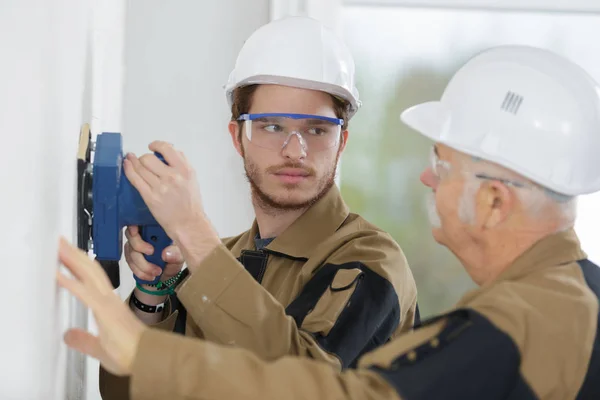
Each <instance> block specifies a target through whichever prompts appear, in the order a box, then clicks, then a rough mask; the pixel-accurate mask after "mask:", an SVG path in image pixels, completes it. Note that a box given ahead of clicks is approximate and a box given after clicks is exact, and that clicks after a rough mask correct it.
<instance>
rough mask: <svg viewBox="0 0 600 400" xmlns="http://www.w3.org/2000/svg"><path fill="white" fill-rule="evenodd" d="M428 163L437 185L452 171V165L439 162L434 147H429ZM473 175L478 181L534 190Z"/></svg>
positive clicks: (484, 175)
mask: <svg viewBox="0 0 600 400" xmlns="http://www.w3.org/2000/svg"><path fill="white" fill-rule="evenodd" d="M429 161H430V163H431V171H432V172H433V175H434V176H435V178H436V180H437V182H438V183H439V181H441V180H442V179H446V177H448V175H449V174H450V172H451V170H452V164H450V163H449V162H448V161H444V160H440V159H439V157H438V155H437V153H436V151H435V147H433V146H432V147H431V151H430V153H429ZM474 175H475V177H476V178H478V179H486V180H491V181H498V182H502V183H504V184H505V185H507V186H512V187H516V188H528V189H533V188H535V187H534V186H532V185H529V184H526V183H523V182H519V181H514V180H511V179H503V178H496V177H493V176H489V175H486V174H483V173H475V174H474Z"/></svg>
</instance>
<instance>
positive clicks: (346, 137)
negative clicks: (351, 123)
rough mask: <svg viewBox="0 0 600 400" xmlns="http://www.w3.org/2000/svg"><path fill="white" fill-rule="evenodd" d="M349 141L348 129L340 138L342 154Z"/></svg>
mask: <svg viewBox="0 0 600 400" xmlns="http://www.w3.org/2000/svg"><path fill="white" fill-rule="evenodd" d="M347 142H348V129H346V130H345V131H343V132H342V139H341V140H340V155H341V154H342V153H343V152H344V149H345V148H346V143H347Z"/></svg>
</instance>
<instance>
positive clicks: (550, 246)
mask: <svg viewBox="0 0 600 400" xmlns="http://www.w3.org/2000/svg"><path fill="white" fill-rule="evenodd" d="M585 258H587V254H586V253H585V252H584V251H583V250H582V249H581V243H580V242H579V238H578V237H577V234H576V233H575V230H574V229H572V228H571V229H568V230H566V231H562V232H558V233H554V234H551V235H548V236H546V237H544V238H542V239H540V240H539V241H538V242H537V243H535V244H534V245H533V246H531V247H530V248H529V249H528V250H527V251H525V252H524V253H523V254H521V255H520V256H519V257H518V258H517V259H516V260H515V261H514V262H513V263H512V265H511V266H510V267H508V268H507V269H505V270H504V271H503V272H502V273H501V274H500V275H499V276H498V278H497V279H496V281H500V280H514V279H518V278H519V277H521V276H523V275H527V274H530V273H532V272H535V271H537V270H540V269H543V268H549V267H553V266H556V265H563V264H568V263H572V262H575V261H578V260H582V259H585Z"/></svg>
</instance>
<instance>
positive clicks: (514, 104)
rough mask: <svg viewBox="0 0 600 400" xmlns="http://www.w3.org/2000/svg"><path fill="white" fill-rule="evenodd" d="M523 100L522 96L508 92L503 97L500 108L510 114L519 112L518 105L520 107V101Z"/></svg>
mask: <svg viewBox="0 0 600 400" xmlns="http://www.w3.org/2000/svg"><path fill="white" fill-rule="evenodd" d="M522 102H523V97H522V96H520V95H518V94H516V93H513V92H508V93H506V96H505V97H504V102H502V107H500V108H502V109H503V110H504V111H506V112H509V113H511V114H515V115H516V114H517V112H519V107H521V103H522Z"/></svg>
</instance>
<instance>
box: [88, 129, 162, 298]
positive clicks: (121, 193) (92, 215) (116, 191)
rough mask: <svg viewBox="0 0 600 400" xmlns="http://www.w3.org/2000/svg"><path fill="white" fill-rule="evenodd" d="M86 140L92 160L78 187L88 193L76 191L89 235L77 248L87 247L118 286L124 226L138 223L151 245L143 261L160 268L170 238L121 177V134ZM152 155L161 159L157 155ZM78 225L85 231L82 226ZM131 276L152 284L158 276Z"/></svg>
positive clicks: (108, 133) (141, 281) (128, 183)
mask: <svg viewBox="0 0 600 400" xmlns="http://www.w3.org/2000/svg"><path fill="white" fill-rule="evenodd" d="M80 140H81V139H80ZM89 143H90V144H91V148H92V151H93V152H94V159H93V162H91V163H90V161H89V160H87V166H86V168H85V172H84V173H83V175H84V176H82V178H81V185H80V186H81V190H82V191H88V193H80V196H79V198H80V199H81V202H82V203H83V204H81V207H80V208H81V213H82V218H78V220H80V225H83V224H84V223H87V225H88V227H87V229H88V234H89V235H90V236H91V237H90V238H88V242H87V246H86V245H85V243H84V242H85V238H82V240H80V241H79V243H80V247H82V246H81V245H84V247H87V248H84V249H85V250H91V251H93V253H94V254H95V255H96V260H97V261H99V262H100V264H101V265H102V266H103V267H104V268H105V269H107V273H108V275H109V277H110V278H111V281H112V282H113V286H114V287H118V286H119V282H120V281H119V277H118V274H119V272H118V262H119V260H120V259H121V256H122V253H123V228H124V227H126V226H132V225H136V226H139V228H140V234H141V236H142V238H143V239H144V241H146V242H148V243H150V244H151V245H152V246H153V247H154V253H153V254H152V255H145V258H146V260H147V261H148V262H150V263H152V264H155V265H157V266H159V267H160V268H161V269H164V267H165V265H166V263H165V262H164V261H163V259H162V252H163V250H164V249H165V248H166V247H168V246H170V245H171V244H172V243H173V241H172V240H171V239H170V238H169V236H168V235H167V234H166V232H165V231H164V229H163V228H162V227H161V226H160V225H159V224H158V222H157V221H156V219H155V218H154V216H153V215H152V213H151V212H150V210H149V209H148V206H147V205H146V203H145V202H144V200H143V199H142V197H141V195H140V193H139V192H138V191H137V190H136V189H135V188H134V187H133V185H132V184H131V182H130V181H129V180H128V179H127V177H126V176H125V173H124V170H123V139H122V136H121V134H120V133H113V132H104V133H101V134H99V135H98V136H97V138H96V143H95V146H94V144H93V143H92V142H91V141H90V142H89ZM88 153H89V152H88ZM155 154H156V155H157V157H158V158H159V159H161V160H162V161H163V162H165V160H164V158H163V157H162V156H161V155H160V154H158V153H155ZM90 165H91V166H92V167H90ZM90 183H91V184H90ZM90 191H91V194H90V193H89V192H90ZM86 217H87V218H86ZM86 220H87V221H86ZM90 222H91V227H90V226H89V225H90ZM81 228H82V230H83V231H85V230H86V227H84V226H81ZM89 228H91V229H89ZM89 239H91V240H89ZM115 269H116V271H115ZM134 278H135V280H136V281H137V282H138V283H140V284H155V283H157V282H158V281H159V280H160V276H159V277H156V278H155V279H154V280H152V281H145V280H143V279H140V278H138V277H136V276H134Z"/></svg>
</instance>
